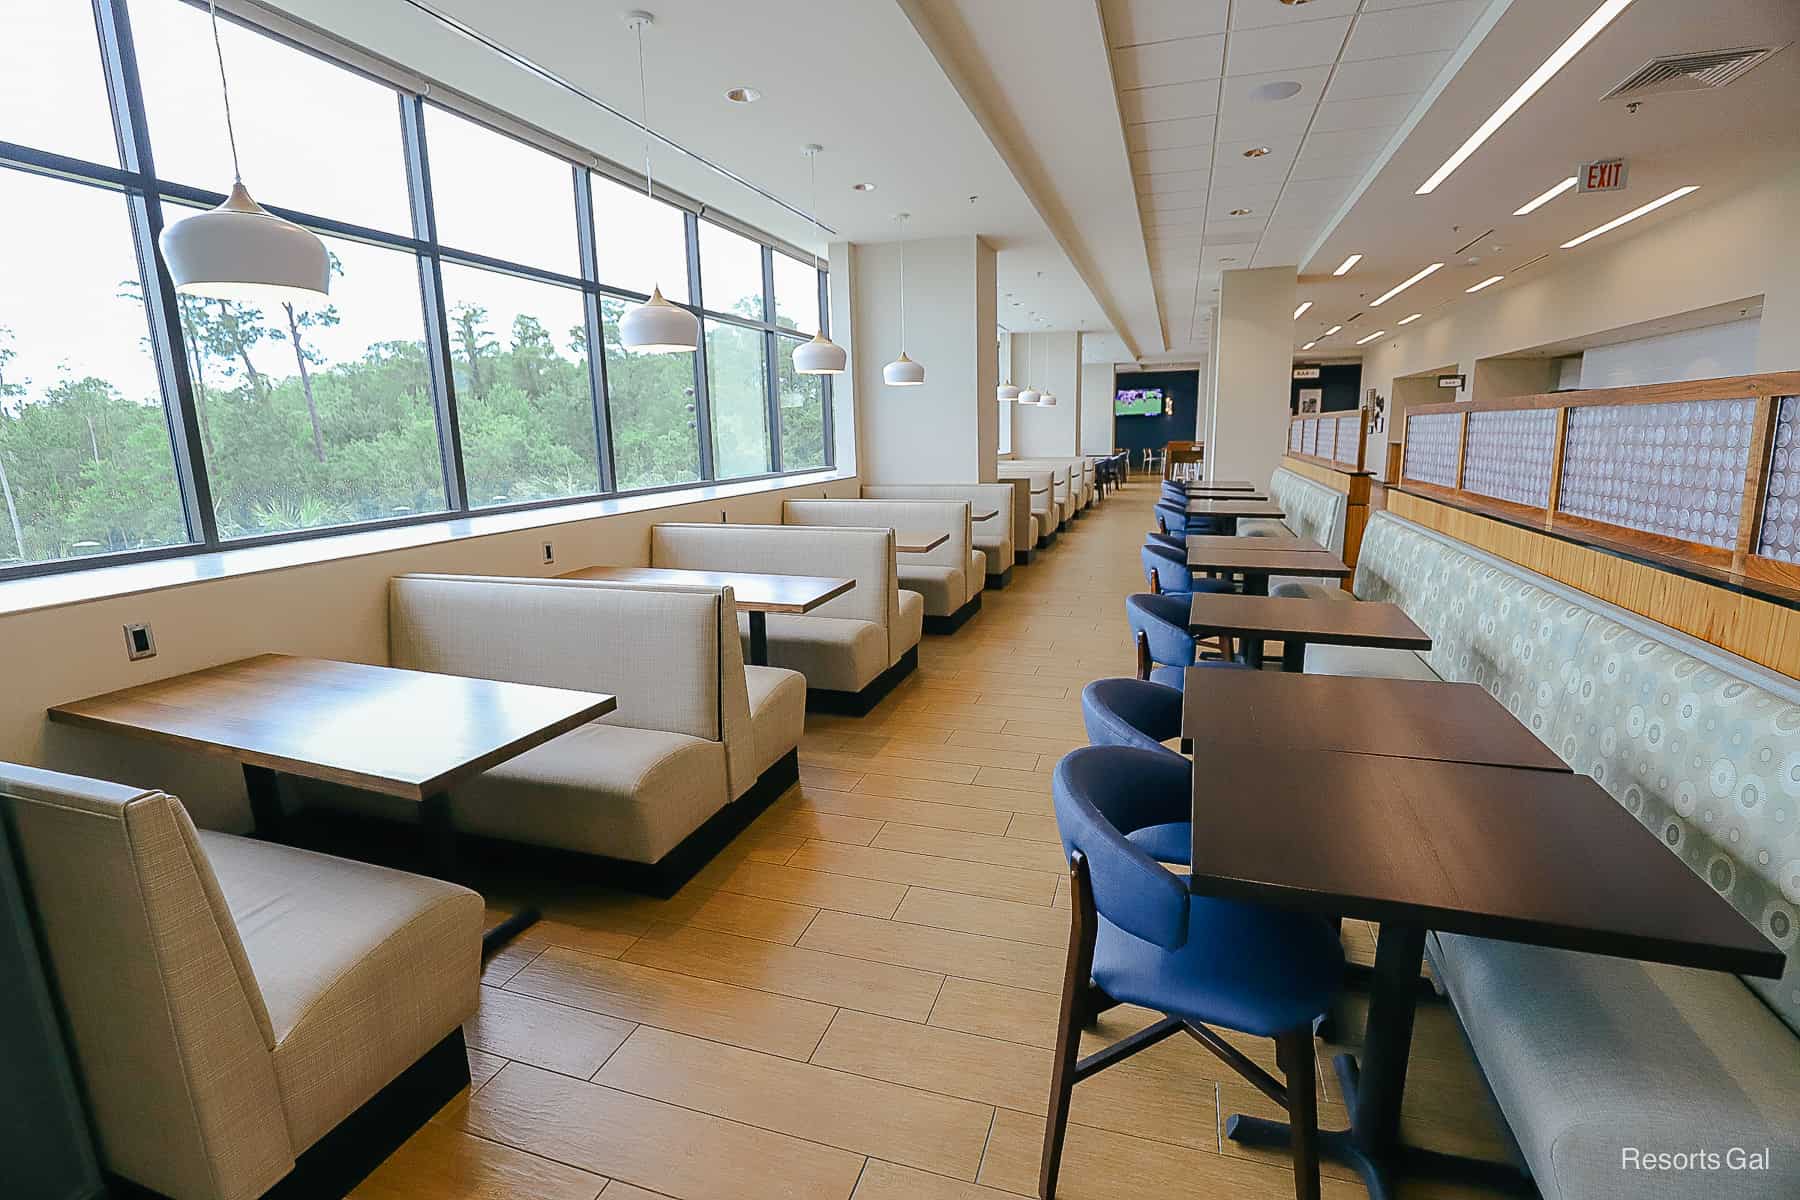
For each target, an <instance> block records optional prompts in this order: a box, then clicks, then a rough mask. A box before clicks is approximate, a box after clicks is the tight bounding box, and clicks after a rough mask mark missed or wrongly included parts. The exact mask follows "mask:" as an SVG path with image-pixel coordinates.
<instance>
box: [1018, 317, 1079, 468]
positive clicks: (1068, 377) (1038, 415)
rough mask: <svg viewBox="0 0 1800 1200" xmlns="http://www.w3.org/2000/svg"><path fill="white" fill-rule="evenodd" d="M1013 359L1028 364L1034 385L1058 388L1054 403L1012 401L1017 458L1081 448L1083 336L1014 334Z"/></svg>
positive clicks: (1062, 454) (1027, 371)
mask: <svg viewBox="0 0 1800 1200" xmlns="http://www.w3.org/2000/svg"><path fill="white" fill-rule="evenodd" d="M1013 363H1014V364H1015V366H1017V365H1018V364H1021V363H1023V364H1025V368H1026V369H1025V374H1026V376H1027V378H1028V379H1029V380H1030V382H1031V386H1033V387H1036V388H1044V387H1048V388H1049V389H1050V390H1051V391H1052V392H1054V393H1056V406H1055V407H1054V408H1045V407H1044V406H1042V405H1031V404H1016V405H1014V406H1013V407H1014V408H1015V409H1016V410H1017V411H1016V412H1015V413H1014V414H1013V454H1014V455H1015V456H1016V457H1018V458H1043V457H1053V458H1062V457H1069V456H1073V455H1075V454H1077V453H1079V452H1080V451H1079V443H1078V439H1077V436H1076V430H1077V429H1078V428H1079V424H1080V411H1081V335H1080V334H1077V333H1073V332H1067V333H1057V332H1054V331H1052V332H1049V333H1031V334H1025V333H1015V334H1013ZM1013 382H1014V383H1019V379H1018V378H1017V377H1016V376H1015V377H1014V379H1013ZM1020 386H1023V384H1021V385H1020Z"/></svg>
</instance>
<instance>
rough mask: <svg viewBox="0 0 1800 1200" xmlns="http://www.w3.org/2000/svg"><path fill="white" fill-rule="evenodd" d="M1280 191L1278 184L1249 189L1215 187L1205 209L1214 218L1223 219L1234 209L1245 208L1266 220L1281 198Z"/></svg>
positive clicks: (1260, 185)
mask: <svg viewBox="0 0 1800 1200" xmlns="http://www.w3.org/2000/svg"><path fill="white" fill-rule="evenodd" d="M1281 190H1282V189H1281V185H1280V184H1279V183H1265V184H1259V185H1252V186H1249V187H1224V186H1217V187H1214V188H1213V190H1212V200H1211V201H1210V202H1209V203H1208V205H1207V207H1208V208H1209V209H1210V210H1211V212H1212V215H1213V216H1214V217H1223V216H1224V215H1225V214H1226V213H1228V212H1230V211H1231V210H1232V209H1234V208H1247V209H1249V210H1251V212H1253V213H1255V214H1256V215H1257V216H1259V217H1262V218H1264V219H1265V220H1266V219H1267V218H1268V215H1269V213H1270V211H1271V210H1272V209H1274V207H1275V201H1276V200H1277V199H1278V198H1279V197H1280V196H1281Z"/></svg>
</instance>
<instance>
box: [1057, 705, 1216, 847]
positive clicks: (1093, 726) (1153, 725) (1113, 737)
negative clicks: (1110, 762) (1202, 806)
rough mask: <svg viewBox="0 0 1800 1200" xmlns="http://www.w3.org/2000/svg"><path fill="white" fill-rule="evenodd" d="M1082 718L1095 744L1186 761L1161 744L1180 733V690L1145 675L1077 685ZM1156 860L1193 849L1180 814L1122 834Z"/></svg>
mask: <svg viewBox="0 0 1800 1200" xmlns="http://www.w3.org/2000/svg"><path fill="white" fill-rule="evenodd" d="M1081 719H1082V722H1083V723H1084V724H1085V725H1086V726H1087V735H1088V742H1089V743H1090V744H1092V745H1095V746H1135V747H1137V748H1138V749H1139V750H1153V751H1155V752H1156V753H1158V754H1166V755H1168V756H1169V757H1170V758H1172V759H1174V760H1175V761H1177V762H1179V763H1181V764H1182V765H1183V766H1189V763H1188V760H1187V759H1186V758H1185V757H1183V756H1182V755H1180V754H1177V753H1176V752H1175V751H1173V750H1171V749H1169V748H1168V747H1167V746H1165V745H1163V743H1164V742H1166V741H1169V740H1170V739H1171V738H1177V737H1180V736H1181V692H1180V691H1178V690H1177V689H1175V688H1172V687H1169V686H1168V685H1167V684H1161V683H1152V682H1150V681H1149V680H1148V679H1096V680H1094V681H1093V682H1092V683H1090V684H1088V685H1087V686H1086V687H1084V688H1082V689H1081ZM1127 836H1128V837H1130V839H1131V841H1132V843H1133V844H1134V845H1136V846H1137V847H1138V848H1139V849H1141V850H1143V851H1144V852H1145V853H1146V854H1148V855H1149V856H1150V857H1151V858H1154V859H1155V860H1156V861H1157V862H1165V863H1180V864H1183V865H1185V864H1186V863H1187V861H1188V859H1189V858H1190V857H1191V856H1192V854H1193V837H1194V834H1193V826H1192V825H1191V824H1190V823H1189V822H1188V821H1187V820H1186V819H1185V818H1184V819H1183V820H1180V821H1171V822H1168V823H1166V824H1160V825H1146V826H1145V827H1144V828H1142V829H1136V830H1133V831H1132V832H1131V833H1130V834H1128V835H1127Z"/></svg>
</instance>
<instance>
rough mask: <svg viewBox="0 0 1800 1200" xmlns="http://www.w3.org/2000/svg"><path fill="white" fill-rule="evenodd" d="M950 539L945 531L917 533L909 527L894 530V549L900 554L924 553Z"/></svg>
mask: <svg viewBox="0 0 1800 1200" xmlns="http://www.w3.org/2000/svg"><path fill="white" fill-rule="evenodd" d="M949 540H950V535H949V534H947V533H917V532H914V531H913V530H909V529H896V530H894V549H896V550H898V551H899V552H900V553H902V554H925V553H927V552H929V551H932V550H936V549H937V548H938V547H939V546H941V545H943V544H944V543H945V542H947V541H949Z"/></svg>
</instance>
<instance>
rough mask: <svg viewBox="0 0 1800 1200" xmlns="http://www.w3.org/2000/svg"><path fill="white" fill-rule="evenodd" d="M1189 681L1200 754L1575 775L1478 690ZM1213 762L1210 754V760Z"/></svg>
mask: <svg viewBox="0 0 1800 1200" xmlns="http://www.w3.org/2000/svg"><path fill="white" fill-rule="evenodd" d="M1190 670H1193V671H1196V672H1204V674H1200V675H1198V676H1197V677H1192V678H1190V679H1189V681H1188V690H1187V692H1186V694H1185V695H1184V696H1183V698H1182V702H1181V736H1182V737H1184V738H1191V739H1193V741H1194V743H1195V744H1196V745H1198V746H1206V747H1212V746H1219V745H1226V746H1255V747H1259V748H1261V749H1262V750H1264V751H1268V750H1274V749H1278V750H1281V751H1284V752H1285V751H1286V750H1289V749H1295V750H1331V751H1337V752H1339V753H1346V754H1376V755H1386V756H1388V757H1391V758H1430V759H1437V760H1439V761H1441V762H1462V763H1483V764H1486V765H1488V766H1494V767H1522V768H1527V769H1530V770H1536V771H1558V772H1566V771H1567V770H1568V769H1569V768H1568V766H1567V765H1566V764H1565V763H1564V762H1563V761H1562V759H1560V758H1558V757H1557V756H1556V753H1555V752H1554V751H1553V750H1551V749H1550V747H1548V746H1546V745H1544V743H1543V742H1541V741H1539V740H1538V739H1537V737H1536V736H1534V735H1533V734H1532V732H1531V731H1530V730H1529V729H1527V728H1525V726H1524V725H1522V724H1520V723H1519V721H1518V720H1517V719H1516V718H1515V717H1514V716H1513V715H1512V714H1511V713H1509V712H1507V711H1506V706H1505V705H1503V704H1501V703H1500V702H1499V701H1498V700H1496V699H1494V698H1493V697H1492V696H1490V695H1488V693H1487V692H1486V690H1484V689H1483V688H1482V687H1481V686H1480V685H1479V684H1473V683H1441V682H1438V681H1436V680H1429V679H1372V678H1362V677H1359V676H1354V675H1300V674H1294V673H1290V672H1286V671H1212V670H1207V669H1206V668H1203V667H1194V668H1190ZM1204 753H1210V751H1203V754H1204Z"/></svg>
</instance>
